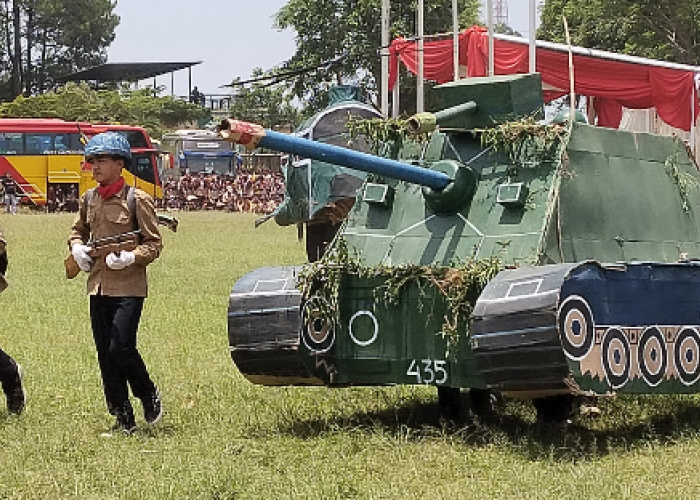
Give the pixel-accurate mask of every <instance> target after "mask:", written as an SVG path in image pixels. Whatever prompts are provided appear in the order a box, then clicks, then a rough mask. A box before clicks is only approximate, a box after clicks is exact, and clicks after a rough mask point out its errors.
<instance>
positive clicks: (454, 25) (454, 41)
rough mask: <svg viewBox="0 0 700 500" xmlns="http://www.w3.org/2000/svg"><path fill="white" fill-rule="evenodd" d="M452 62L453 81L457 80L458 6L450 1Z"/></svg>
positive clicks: (453, 0)
mask: <svg viewBox="0 0 700 500" xmlns="http://www.w3.org/2000/svg"><path fill="white" fill-rule="evenodd" d="M452 60H453V67H454V70H453V71H454V78H453V79H454V81H455V82H456V81H457V80H459V6H458V4H457V0H452Z"/></svg>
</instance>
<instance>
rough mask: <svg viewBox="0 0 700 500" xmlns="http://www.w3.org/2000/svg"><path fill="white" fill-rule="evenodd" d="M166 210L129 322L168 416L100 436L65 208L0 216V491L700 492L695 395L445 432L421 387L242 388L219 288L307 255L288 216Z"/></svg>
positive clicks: (246, 494)
mask: <svg viewBox="0 0 700 500" xmlns="http://www.w3.org/2000/svg"><path fill="white" fill-rule="evenodd" d="M178 216H179V218H180V220H181V222H180V229H179V231H178V233H177V234H173V233H171V232H169V231H167V230H164V231H163V234H164V238H165V249H164V252H163V255H162V256H161V258H160V259H159V260H157V261H156V262H155V263H154V264H153V265H152V266H151V268H150V281H151V297H150V298H149V299H148V300H147V301H146V307H145V310H144V315H143V319H142V324H141V328H140V331H139V345H140V348H141V352H142V354H143V356H144V358H145V360H146V363H147V365H148V367H149V369H150V371H151V374H152V376H153V378H154V379H155V381H156V383H157V384H158V385H159V386H160V387H161V392H162V396H163V401H164V405H165V408H166V416H165V418H164V421H163V423H162V425H161V426H159V427H156V428H154V429H149V428H146V426H144V425H143V423H142V422H143V421H142V419H139V422H140V426H139V429H138V431H137V432H136V433H135V435H133V436H122V435H113V436H110V435H105V432H106V430H107V429H108V428H109V427H110V426H111V424H112V419H111V417H109V415H108V414H107V412H106V409H105V405H104V401H103V396H102V390H101V382H100V378H99V372H98V368H97V364H96V359H95V351H94V347H93V344H92V337H91V333H90V329H89V318H88V311H87V298H86V295H85V290H84V283H85V278H84V276H82V275H81V276H79V277H78V278H76V279H75V280H72V281H68V280H66V279H65V278H64V274H63V263H62V260H63V258H64V257H65V255H66V252H67V247H66V242H65V240H66V236H67V232H68V227H69V226H70V224H71V220H72V217H71V216H69V215H63V214H60V215H55V214H51V215H36V214H28V213H24V214H22V215H19V216H17V217H10V216H6V215H4V214H2V215H0V225H1V226H2V227H3V228H4V229H5V232H6V235H7V238H8V240H9V247H8V248H9V258H10V272H9V279H10V283H11V286H10V288H9V289H8V290H7V291H6V292H5V293H3V294H2V295H1V296H0V305H1V307H2V312H3V314H2V330H1V331H2V333H0V346H2V348H3V349H5V350H6V351H8V352H9V353H10V354H11V355H13V356H14V357H15V358H16V359H17V360H18V361H19V362H20V363H21V364H22V365H23V366H24V368H25V371H26V374H27V378H26V386H27V390H28V393H29V403H28V406H27V410H26V412H25V413H24V414H23V415H21V416H20V417H14V416H7V414H6V413H5V411H4V409H0V463H2V467H0V498H12V499H14V498H26V499H36V498H57V499H58V498H60V499H64V498H81V499H91V498H95V499H98V498H99V499H108V498H120V499H122V498H123V499H161V498H175V499H180V498H196V499H199V498H210V499H233V498H236V499H244V498H245V499H257V498H266V499H277V498H294V499H307V498H311V499H317V498H319V499H336V498H338V499H340V498H343V499H349V498H358V499H394V498H401V499H403V498H434V499H442V498H449V499H461V498H469V499H473V498H477V499H478V498H513V499H523V498H528V499H529V498H534V499H551V498H558V497H564V496H566V497H567V498H568V497H574V498H586V499H588V498H601V499H603V498H605V499H609V498H669V499H670V498H674V499H675V498H696V497H697V492H698V491H700V478H699V475H698V474H697V471H698V469H700V458H699V457H700V412H699V410H698V406H699V401H698V398H697V397H695V396H685V397H681V396H675V397H673V396H663V397H639V398H617V399H613V400H608V401H604V402H603V403H602V408H603V411H604V415H603V416H602V417H601V418H599V419H597V420H590V419H581V420H580V421H578V422H577V423H575V424H574V425H572V426H571V427H570V428H569V429H568V430H566V431H559V432H556V431H551V430H541V429H539V428H538V427H537V426H536V425H535V424H534V414H533V410H532V408H531V406H530V405H528V404H526V403H522V402H517V401H510V402H508V403H507V405H506V407H505V408H504V409H503V411H502V413H501V417H500V419H499V420H498V421H496V422H492V423H483V422H478V421H471V422H468V423H467V424H464V425H463V426H447V427H446V426H442V425H440V423H439V421H438V420H437V418H436V414H437V411H436V410H437V408H436V397H435V394H434V391H433V390H432V389H429V388H423V387H392V388H350V389H326V388H295V387H292V388H268V387H260V386H254V385H252V384H250V383H249V382H247V381H246V380H245V379H244V378H243V377H242V376H241V375H240V374H239V373H238V371H237V370H236V368H235V366H234V365H233V363H232V361H231V358H230V356H229V353H228V345H227V342H228V341H227V333H226V308H227V300H228V295H229V293H230V290H231V287H232V286H233V284H234V282H235V281H236V280H237V279H238V278H239V277H241V276H242V275H243V274H245V273H246V272H248V271H250V270H252V269H255V268H257V267H261V266H264V265H278V264H299V263H301V262H303V260H304V255H303V245H302V244H301V243H299V242H297V240H296V230H295V228H293V227H291V228H279V227H277V226H276V225H275V224H274V222H268V223H267V224H264V225H263V226H261V227H260V228H258V229H255V228H254V227H253V221H254V216H248V215H241V214H223V213H182V214H178ZM0 401H1V400H0ZM0 406H1V405H0ZM137 408H139V406H138V405H137Z"/></svg>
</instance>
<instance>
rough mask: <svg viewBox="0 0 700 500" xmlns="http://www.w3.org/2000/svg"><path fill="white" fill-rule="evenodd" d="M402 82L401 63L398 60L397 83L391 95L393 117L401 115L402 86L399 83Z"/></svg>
mask: <svg viewBox="0 0 700 500" xmlns="http://www.w3.org/2000/svg"><path fill="white" fill-rule="evenodd" d="M400 82H401V65H400V64H399V62H398V61H396V83H395V84H394V90H393V94H392V97H391V117H392V118H398V117H399V107H400V104H401V102H400V101H401V88H400V87H401V86H400V85H399V83H400Z"/></svg>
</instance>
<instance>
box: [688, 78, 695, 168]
mask: <svg viewBox="0 0 700 500" xmlns="http://www.w3.org/2000/svg"><path fill="white" fill-rule="evenodd" d="M688 143H689V144H690V150H691V151H692V152H693V155H694V154H695V79H694V78H693V90H692V91H691V92H690V139H689V141H688Z"/></svg>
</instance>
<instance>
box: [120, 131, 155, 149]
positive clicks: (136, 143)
mask: <svg viewBox="0 0 700 500" xmlns="http://www.w3.org/2000/svg"><path fill="white" fill-rule="evenodd" d="M110 132H116V133H117V134H120V135H122V136H124V137H125V138H126V140H127V141H129V145H130V146H131V149H139V148H150V147H151V145H150V144H149V143H148V139H146V136H145V135H144V134H143V132H141V131H140V130H110Z"/></svg>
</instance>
